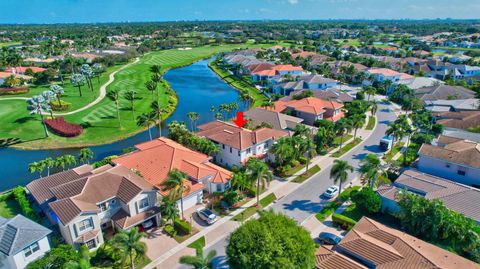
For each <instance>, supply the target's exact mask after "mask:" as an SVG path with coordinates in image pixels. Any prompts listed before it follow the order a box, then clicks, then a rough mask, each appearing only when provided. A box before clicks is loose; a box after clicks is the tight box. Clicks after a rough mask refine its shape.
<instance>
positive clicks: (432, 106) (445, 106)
mask: <svg viewBox="0 0 480 269" xmlns="http://www.w3.org/2000/svg"><path fill="white" fill-rule="evenodd" d="M424 103H425V109H427V110H430V111H432V112H448V111H472V110H478V109H479V108H480V100H479V99H476V98H469V99H456V100H448V99H439V100H425V101H424Z"/></svg>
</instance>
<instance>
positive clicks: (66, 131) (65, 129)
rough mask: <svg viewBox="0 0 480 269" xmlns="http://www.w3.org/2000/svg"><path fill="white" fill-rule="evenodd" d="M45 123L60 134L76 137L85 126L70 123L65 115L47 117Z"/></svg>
mask: <svg viewBox="0 0 480 269" xmlns="http://www.w3.org/2000/svg"><path fill="white" fill-rule="evenodd" d="M45 124H47V126H48V128H50V129H51V130H52V131H53V132H54V133H56V134H58V135H60V136H65V137H74V136H77V135H80V134H81V133H82V132H83V127H82V126H81V125H78V124H73V123H68V122H66V121H65V119H64V118H63V117H58V118H54V119H46V120H45Z"/></svg>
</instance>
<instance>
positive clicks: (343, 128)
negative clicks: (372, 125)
mask: <svg viewBox="0 0 480 269" xmlns="http://www.w3.org/2000/svg"><path fill="white" fill-rule="evenodd" d="M349 128H351V122H350V120H349V119H347V118H341V119H340V120H339V121H337V122H336V123H335V131H336V133H337V135H339V136H340V148H339V149H342V146H343V138H344V137H345V135H346V134H347V133H348V130H349Z"/></svg>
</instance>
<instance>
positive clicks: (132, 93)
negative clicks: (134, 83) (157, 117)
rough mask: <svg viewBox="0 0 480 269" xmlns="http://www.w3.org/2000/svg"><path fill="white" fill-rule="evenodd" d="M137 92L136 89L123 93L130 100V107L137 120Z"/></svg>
mask: <svg viewBox="0 0 480 269" xmlns="http://www.w3.org/2000/svg"><path fill="white" fill-rule="evenodd" d="M136 94H137V92H136V91H134V90H128V91H126V92H125V93H124V94H123V98H125V100H127V101H129V102H130V107H131V110H132V118H133V120H135V98H136Z"/></svg>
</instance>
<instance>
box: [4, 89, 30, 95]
mask: <svg viewBox="0 0 480 269" xmlns="http://www.w3.org/2000/svg"><path fill="white" fill-rule="evenodd" d="M29 91H30V89H29V88H0V95H13V94H22V93H27V92H29Z"/></svg>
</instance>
